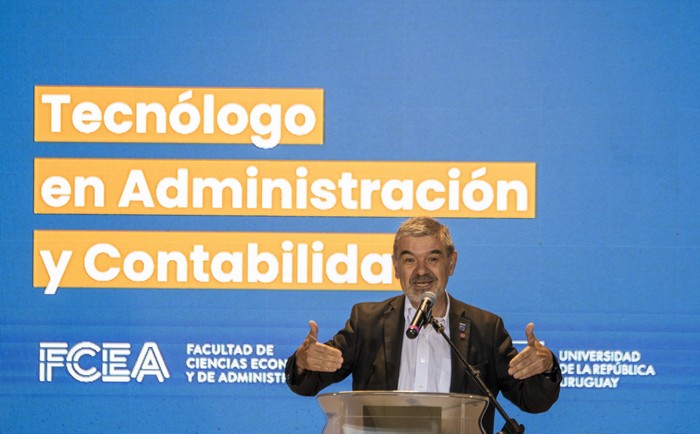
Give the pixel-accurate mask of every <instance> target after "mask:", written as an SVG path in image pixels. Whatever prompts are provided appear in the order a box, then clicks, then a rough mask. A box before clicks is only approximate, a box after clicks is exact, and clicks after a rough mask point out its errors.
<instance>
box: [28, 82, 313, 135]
mask: <svg viewBox="0 0 700 434" xmlns="http://www.w3.org/2000/svg"><path fill="white" fill-rule="evenodd" d="M323 98H324V95H323V89H269V88H268V89H255V88H177V87H100V86H36V87H35V88H34V140H36V141H37V142H105V143H124V142H127V143H134V142H140V143H252V144H255V145H256V146H258V147H260V148H266V149H268V148H273V147H275V146H277V145H278V144H297V145H309V144H323V136H324V100H323Z"/></svg>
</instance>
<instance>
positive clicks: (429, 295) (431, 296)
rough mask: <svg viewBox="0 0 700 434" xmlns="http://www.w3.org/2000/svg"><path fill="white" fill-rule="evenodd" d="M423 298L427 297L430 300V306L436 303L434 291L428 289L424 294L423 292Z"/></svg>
mask: <svg viewBox="0 0 700 434" xmlns="http://www.w3.org/2000/svg"><path fill="white" fill-rule="evenodd" d="M425 299H427V300H428V301H429V302H430V305H431V306H434V305H435V303H437V295H435V293H434V292H430V291H428V292H426V293H425V294H423V300H425Z"/></svg>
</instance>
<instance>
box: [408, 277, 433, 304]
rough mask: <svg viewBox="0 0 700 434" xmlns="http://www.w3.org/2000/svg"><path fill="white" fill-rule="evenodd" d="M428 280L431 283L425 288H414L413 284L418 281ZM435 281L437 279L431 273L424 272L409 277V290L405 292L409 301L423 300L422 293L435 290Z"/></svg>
mask: <svg viewBox="0 0 700 434" xmlns="http://www.w3.org/2000/svg"><path fill="white" fill-rule="evenodd" d="M427 282H430V283H431V285H430V286H428V287H425V288H416V286H415V284H416V283H418V284H420V283H427ZM437 283H438V279H437V277H435V276H434V275H432V274H424V275H422V276H413V277H411V280H410V281H409V291H408V293H407V295H408V299H409V300H410V301H411V303H412V304H416V305H418V304H420V302H421V301H422V300H423V295H424V294H425V293H426V292H428V291H430V290H432V291H433V292H437Z"/></svg>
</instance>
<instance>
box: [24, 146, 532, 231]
mask: <svg viewBox="0 0 700 434" xmlns="http://www.w3.org/2000/svg"><path fill="white" fill-rule="evenodd" d="M536 188H537V183H536V165H535V163H500V162H498V163H481V162H415V161H410V162H409V161H404V162H395V161H240V160H238V161H231V160H229V161H225V160H213V161H212V160H138V159H63V158H60V159H59V158H37V159H35V160H34V212H35V213H38V214H124V215H127V214H145V215H240V216H324V217H331V216H352V217H407V216H421V215H430V216H433V217H450V218H534V217H535V211H536V209H535V208H536V207H535V204H536V201H535V199H536Z"/></svg>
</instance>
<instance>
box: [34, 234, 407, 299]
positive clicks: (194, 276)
mask: <svg viewBox="0 0 700 434" xmlns="http://www.w3.org/2000/svg"><path fill="white" fill-rule="evenodd" d="M393 238H394V235H393V234H366V233H290V232H164V231H160V232H159V231H56V230H37V231H35V232H34V273H33V282H34V286H35V287H42V288H45V293H46V294H55V293H56V291H57V290H58V288H172V289H279V290H378V291H379V290H395V289H400V285H399V284H398V281H396V280H395V279H394V273H393V264H392V261H391V250H392V245H393Z"/></svg>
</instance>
